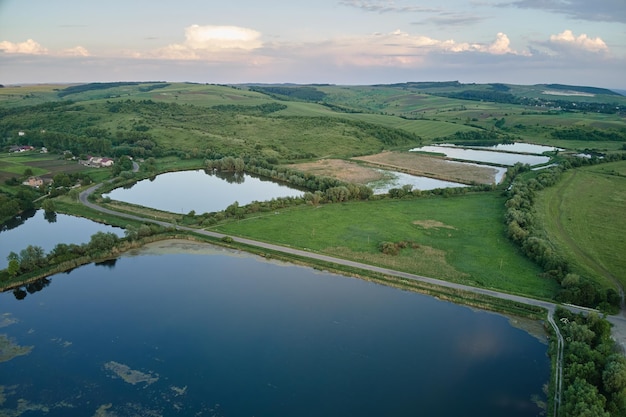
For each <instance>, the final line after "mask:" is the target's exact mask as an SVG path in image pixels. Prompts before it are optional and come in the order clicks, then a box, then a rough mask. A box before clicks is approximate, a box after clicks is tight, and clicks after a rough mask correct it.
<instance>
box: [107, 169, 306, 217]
mask: <svg viewBox="0 0 626 417" xmlns="http://www.w3.org/2000/svg"><path fill="white" fill-rule="evenodd" d="M303 194H304V192H303V191H302V190H298V189H295V188H292V187H289V186H287V185H285V184H280V183H277V182H274V181H272V180H269V179H265V178H260V177H256V176H252V175H249V174H207V173H206V172H205V171H203V170H195V171H180V172H169V173H166V174H160V175H157V176H156V177H155V178H154V179H146V180H142V181H139V182H137V183H136V184H135V185H133V186H132V187H131V188H117V189H115V190H113V191H111V192H110V193H108V194H105V195H103V196H104V197H110V198H111V199H112V200H118V201H123V202H125V203H131V204H137V205H141V206H145V207H151V208H155V209H157V210H163V211H169V212H172V213H180V214H186V213H189V212H190V211H192V210H194V211H195V212H196V213H197V214H201V213H211V212H217V211H222V210H224V209H226V208H227V207H228V206H229V205H231V204H233V203H234V202H235V201H236V202H238V203H239V205H240V206H244V205H247V204H250V203H252V202H253V201H269V200H271V199H273V198H280V197H300V196H302V195H303Z"/></svg>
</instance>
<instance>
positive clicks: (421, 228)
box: [214, 192, 557, 298]
mask: <svg viewBox="0 0 626 417" xmlns="http://www.w3.org/2000/svg"><path fill="white" fill-rule="evenodd" d="M503 207H504V198H503V197H501V196H500V195H499V194H498V193H495V192H490V193H480V194H469V195H464V196H455V197H450V198H413V199H407V200H377V201H368V202H352V203H342V204H329V205H323V206H319V207H312V206H305V207H299V208H295V209H286V210H281V211H279V212H276V213H274V212H272V213H267V214H262V215H258V216H254V215H251V217H249V218H246V219H243V220H240V221H236V222H232V223H228V224H224V225H220V226H218V227H216V228H215V229H214V230H216V231H220V232H223V233H227V234H232V235H237V236H245V237H249V238H253V239H257V240H262V241H268V242H275V243H280V244H283V245H287V246H291V247H295V248H299V249H305V250H311V251H315V252H322V253H326V254H329V255H334V256H339V257H343V258H347V259H354V260H359V261H362V262H365V263H369V264H373V265H380V266H386V267H391V268H394V269H398V270H402V271H406V272H411V273H414V274H420V275H426V276H431V277H435V278H441V279H445V280H449V281H455V282H460V283H464V284H469V285H477V286H483V287H488V288H495V289H499V290H503V291H507V292H512V293H518V294H528V295H532V296H534V297H538V298H551V297H552V296H553V295H554V294H555V291H556V289H557V288H556V287H557V286H556V283H555V282H553V281H551V280H549V279H546V278H543V277H542V276H541V271H540V269H539V268H538V267H537V266H536V265H534V264H533V263H532V262H530V261H529V260H528V259H526V258H525V257H524V256H523V255H521V254H520V253H519V252H518V250H517V248H516V247H515V246H514V245H513V244H512V243H511V242H510V241H509V240H508V239H507V238H506V235H505V230H504V223H503V216H504V208H503ZM382 242H393V243H399V242H410V243H409V244H408V245H407V247H406V248H404V249H401V251H400V253H398V254H397V255H390V254H383V253H382V252H381V251H380V250H379V244H380V243H382Z"/></svg>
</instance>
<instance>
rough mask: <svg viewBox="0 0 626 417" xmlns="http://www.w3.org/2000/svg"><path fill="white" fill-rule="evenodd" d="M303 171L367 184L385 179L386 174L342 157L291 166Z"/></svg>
mask: <svg viewBox="0 0 626 417" xmlns="http://www.w3.org/2000/svg"><path fill="white" fill-rule="evenodd" d="M289 167H290V168H292V169H296V170H298V171H301V172H306V173H308V174H313V175H316V176H320V177H331V178H337V179H338V180H341V181H345V182H352V183H355V184H367V183H370V182H374V181H379V180H381V179H383V177H384V175H383V174H382V173H381V172H378V171H377V170H376V169H374V168H369V167H365V166H362V165H359V164H357V163H355V162H350V161H344V160H342V159H320V160H319V161H315V162H307V163H303V164H293V165H290V166H289Z"/></svg>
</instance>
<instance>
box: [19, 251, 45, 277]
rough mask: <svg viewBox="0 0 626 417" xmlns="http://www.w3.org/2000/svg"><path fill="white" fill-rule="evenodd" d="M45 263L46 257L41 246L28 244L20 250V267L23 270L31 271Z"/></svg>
mask: <svg viewBox="0 0 626 417" xmlns="http://www.w3.org/2000/svg"><path fill="white" fill-rule="evenodd" d="M45 264H46V257H45V256H44V251H43V248H42V247H41V246H33V245H28V246H27V247H26V249H22V250H21V251H20V267H21V269H23V270H24V271H33V270H35V269H37V268H40V267H42V266H44V265H45Z"/></svg>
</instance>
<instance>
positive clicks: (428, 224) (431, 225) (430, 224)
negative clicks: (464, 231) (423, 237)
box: [413, 220, 456, 230]
mask: <svg viewBox="0 0 626 417" xmlns="http://www.w3.org/2000/svg"><path fill="white" fill-rule="evenodd" d="M413 224H414V225H416V226H420V227H423V228H424V229H453V230H456V228H455V227H453V226H450V225H447V224H445V223H441V222H440V221H437V220H415V221H414V222H413Z"/></svg>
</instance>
